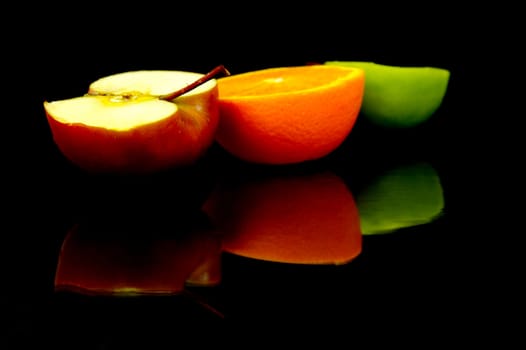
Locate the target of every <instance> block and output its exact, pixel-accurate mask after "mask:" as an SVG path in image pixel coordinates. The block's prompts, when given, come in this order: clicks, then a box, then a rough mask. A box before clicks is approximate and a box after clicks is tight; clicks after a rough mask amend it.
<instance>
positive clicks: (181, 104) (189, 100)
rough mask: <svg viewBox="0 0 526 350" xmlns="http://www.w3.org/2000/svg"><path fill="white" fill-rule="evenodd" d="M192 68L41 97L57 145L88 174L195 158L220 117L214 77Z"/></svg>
mask: <svg viewBox="0 0 526 350" xmlns="http://www.w3.org/2000/svg"><path fill="white" fill-rule="evenodd" d="M204 76H205V75H203V74H200V73H194V72H184V71H168V70H141V71H131V72H123V73H117V74H114V75H110V76H106V77H103V78H100V79H98V80H96V81H94V82H93V83H91V84H90V86H89V89H88V92H87V94H86V95H83V96H79V97H74V98H69V99H64V100H58V101H51V102H49V101H45V102H44V109H45V113H46V117H47V120H48V123H49V127H50V130H51V133H52V136H53V140H54V142H55V144H56V145H57V146H58V148H59V149H60V151H61V152H62V153H63V155H64V156H65V157H66V158H67V159H69V161H71V162H72V163H73V164H75V165H77V166H78V167H80V168H81V169H83V170H86V171H88V172H93V173H119V174H129V173H133V174H135V173H153V172H159V171H163V170H166V169H170V168H173V167H180V166H186V165H190V164H192V163H195V162H196V161H197V160H198V159H199V158H200V157H201V156H202V155H203V154H204V153H205V152H206V151H207V149H208V148H209V147H210V146H211V144H212V143H213V141H214V135H215V132H216V129H217V126H218V121H219V108H218V101H217V100H218V89H217V83H216V80H215V79H213V78H212V77H208V80H206V81H203V82H201V83H200V84H199V85H198V86H195V87H193V88H192V89H191V90H190V91H186V92H185V93H184V94H182V95H180V96H176V97H174V98H172V97H171V96H175V95H173V94H174V92H175V91H179V90H181V89H184V88H185V87H187V86H189V85H191V84H192V83H194V82H196V81H198V80H199V79H203V77H204Z"/></svg>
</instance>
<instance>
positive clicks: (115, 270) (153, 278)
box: [54, 215, 221, 296]
mask: <svg viewBox="0 0 526 350" xmlns="http://www.w3.org/2000/svg"><path fill="white" fill-rule="evenodd" d="M183 220H186V221H185V222H184V223H181V222H178V223H177V224H172V225H167V224H166V223H163V224H162V225H152V224H151V223H147V220H133V219H132V220H131V221H132V222H128V223H123V221H122V220H118V219H112V218H104V219H97V220H90V221H89V222H88V221H86V222H83V223H79V224H77V225H75V226H74V227H72V228H71V229H70V230H69V232H68V233H67V235H66V237H65V239H64V241H63V243H62V246H61V250H60V255H59V259H58V264H57V269H56V274H55V281H54V283H55V290H56V291H70V292H75V293H81V294H88V295H121V296H122V295H124V296H132V295H166V294H168V295H174V294H180V293H183V292H184V291H185V289H186V287H188V286H215V285H217V284H219V283H220V279H221V260H220V259H221V240H220V238H219V236H217V235H215V233H214V231H213V230H212V229H211V228H210V227H209V226H208V225H203V222H206V220H203V218H202V217H201V215H199V217H196V218H195V219H193V218H192V219H188V217H187V218H185V219H183ZM194 224H195V225H194Z"/></svg>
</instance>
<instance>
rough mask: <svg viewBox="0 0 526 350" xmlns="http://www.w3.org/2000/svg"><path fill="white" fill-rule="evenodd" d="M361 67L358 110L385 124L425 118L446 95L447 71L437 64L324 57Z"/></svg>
mask: <svg viewBox="0 0 526 350" xmlns="http://www.w3.org/2000/svg"><path fill="white" fill-rule="evenodd" d="M325 64H328V65H340V66H347V67H356V68H361V69H363V70H364V71H365V91H364V97H363V102H362V107H361V110H360V113H361V114H363V115H364V116H365V117H366V118H367V119H368V120H369V121H371V122H372V123H374V124H376V125H379V126H382V127H388V128H409V127H414V126H416V125H419V124H421V123H423V122H425V121H426V120H428V119H429V118H430V117H431V116H432V115H434V114H435V112H436V111H437V110H438V108H439V107H440V106H441V104H442V101H443V99H444V97H445V95H446V91H447V88H448V84H449V78H450V71H449V70H447V69H444V68H438V67H400V66H390V65H384V64H378V63H374V62H362V61H327V62H325Z"/></svg>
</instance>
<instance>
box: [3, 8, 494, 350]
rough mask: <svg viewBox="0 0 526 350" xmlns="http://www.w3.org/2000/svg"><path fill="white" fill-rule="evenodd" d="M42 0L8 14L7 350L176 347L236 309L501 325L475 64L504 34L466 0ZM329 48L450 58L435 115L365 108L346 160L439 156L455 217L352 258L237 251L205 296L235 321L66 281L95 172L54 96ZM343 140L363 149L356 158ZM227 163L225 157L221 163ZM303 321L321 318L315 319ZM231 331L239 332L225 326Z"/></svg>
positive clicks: (370, 331) (291, 61) (321, 55)
mask: <svg viewBox="0 0 526 350" xmlns="http://www.w3.org/2000/svg"><path fill="white" fill-rule="evenodd" d="M35 6H36V7H32V8H31V11H32V13H33V15H32V17H30V16H28V14H27V11H25V9H22V8H19V7H22V6H20V5H17V6H13V7H11V8H10V10H9V11H8V12H6V13H5V14H4V16H6V17H12V18H13V20H14V22H12V24H2V26H5V28H4V30H3V31H4V33H5V39H4V40H5V41H4V43H3V53H2V56H3V63H2V65H3V68H4V71H3V74H2V75H3V77H4V81H3V83H2V89H3V96H4V102H3V103H4V108H7V112H6V113H4V116H3V118H4V121H5V123H3V133H2V134H3V138H2V141H3V143H4V144H5V146H4V147H3V154H4V155H3V157H4V166H3V168H2V169H3V170H2V172H3V176H4V190H3V193H4V198H5V202H4V211H3V215H4V217H5V220H3V223H4V226H3V233H2V244H1V246H0V247H1V251H2V260H1V262H2V269H1V276H2V277H1V278H2V281H1V283H0V285H1V286H2V289H1V294H0V295H1V297H2V301H1V303H0V305H1V307H2V309H3V310H2V314H1V316H0V319H2V322H3V323H4V324H5V325H4V326H3V328H2V330H1V331H0V340H2V341H3V340H4V339H5V343H4V344H6V345H7V347H2V348H3V349H16V348H21V346H22V345H23V344H26V343H29V342H31V343H33V342H37V343H39V344H40V346H43V344H48V345H50V346H53V347H68V348H75V349H76V348H86V349H102V348H108V349H110V348H111V349H113V348H120V346H121V345H122V346H124V345H130V344H145V345H146V344H150V346H153V345H152V343H151V342H153V343H155V345H156V344H157V343H159V344H161V343H167V344H169V345H171V346H172V347H175V346H176V345H177V344H179V342H189V341H190V342H193V343H194V344H197V345H199V344H200V343H202V342H204V341H208V340H211V341H212V342H214V341H217V342H221V343H223V340H226V342H224V343H226V344H234V343H235V342H236V341H237V340H239V339H237V338H238V337H239V334H237V333H236V332H235V331H232V330H235V329H229V330H230V331H231V332H227V331H226V330H225V324H227V325H228V324H229V322H228V321H229V320H231V321H232V323H238V322H239V323H240V324H243V325H245V326H247V325H248V326H249V328H250V329H251V330H252V331H253V332H256V333H257V334H255V335H254V336H257V337H264V338H268V337H271V336H272V335H273V334H275V331H278V333H281V332H284V333H285V334H287V333H289V329H292V328H294V325H298V327H299V328H300V330H302V331H300V332H299V333H297V334H296V333H295V334H294V337H293V338H295V339H296V340H302V339H303V340H307V341H310V338H318V336H319V338H321V339H329V340H334V341H336V342H341V341H344V342H345V343H344V344H345V345H350V344H349V343H352V342H353V341H354V339H356V340H363V339H365V340H367V341H375V340H377V339H380V340H382V339H383V340H385V339H388V340H389V341H392V342H394V341H396V340H399V341H401V343H402V344H405V343H408V342H411V343H412V342H418V341H423V342H425V343H426V344H429V343H430V344H438V343H442V344H448V345H449V344H451V343H452V342H463V343H466V344H470V343H473V342H479V341H481V340H482V341H485V340H488V341H489V340H491V339H494V338H495V337H496V336H497V333H496V331H495V329H496V328H493V321H494V318H493V316H492V317H489V315H493V314H494V312H495V311H499V310H500V309H501V308H503V309H504V307H503V306H501V304H500V303H501V299H498V298H496V299H497V300H494V299H493V297H494V296H490V295H487V294H486V292H487V291H488V288H490V286H492V285H493V286H494V284H495V283H496V282H497V281H499V280H500V279H497V280H494V277H496V275H497V274H496V273H495V269H496V268H495V267H493V265H492V262H493V260H494V259H495V258H494V257H495V256H496V255H495V254H496V251H498V248H497V245H495V246H493V248H494V250H493V252H494V253H493V254H492V253H490V252H488V245H487V244H486V243H488V241H490V243H492V242H493V239H492V236H491V234H488V233H487V232H488V228H487V227H486V228H484V226H485V224H486V221H485V220H489V219H486V218H487V217H488V216H491V215H492V214H491V208H488V207H487V206H486V204H485V203H484V202H483V201H481V200H480V198H484V196H485V195H481V194H480V190H481V188H484V187H481V186H487V184H485V180H484V179H485V176H486V174H487V173H486V172H485V171H484V169H485V168H487V164H485V163H484V162H483V159H484V158H483V157H482V156H481V153H483V152H482V151H481V150H482V149H485V147H483V146H481V143H480V142H479V141H480V139H481V136H480V135H481V133H480V132H479V131H478V130H479V129H478V126H479V125H481V124H484V123H485V120H487V119H488V118H490V117H491V116H490V115H489V111H488V110H487V109H486V108H484V97H483V96H485V95H484V94H482V95H480V94H479V91H480V92H484V91H485V88H484V87H483V86H481V85H480V84H479V81H480V80H479V79H478V77H479V72H480V71H477V67H478V65H475V64H474V62H478V58H479V57H480V56H479V55H481V53H482V52H484V50H483V49H482V45H481V44H482V43H484V42H485V41H486V40H487V39H488V38H489V37H488V36H487V35H486V34H487V33H488V30H487V28H486V27H485V25H484V22H483V21H480V20H477V19H474V18H473V17H474V16H473V15H472V14H471V13H470V12H469V11H468V10H461V9H459V8H457V7H452V6H449V7H448V6H444V5H440V4H430V5H427V6H422V5H418V6H417V5H411V6H407V7H404V6H402V5H401V4H396V5H391V6H387V7H386V5H382V7H381V8H380V5H377V4H370V6H367V8H363V7H358V6H354V5H353V4H348V5H346V6H343V5H337V4H331V3H316V4H310V5H309V4H307V3H305V4H303V3H302V4H298V5H292V6H289V7H287V8H284V4H271V3H266V4H265V5H258V4H255V3H250V4H246V5H240V4H237V5H236V6H230V5H229V4H225V3H223V4H212V5H210V4H205V3H202V4H187V5H184V6H183V5H182V4H179V3H174V4H171V5H163V4H157V3H151V4H141V5H131V4H118V5H108V4H101V3H81V4H76V5H69V6H67V7H63V6H61V7H58V6H57V7H56V8H54V7H53V6H51V5H50V4H46V5H35ZM415 6H417V7H415ZM390 7H392V8H390ZM381 10H382V11H381ZM486 53H487V54H488V55H489V54H491V52H490V53H488V52H486ZM486 57H488V56H486ZM329 60H363V61H375V62H377V63H384V64H392V65H406V66H436V67H442V68H446V69H449V70H450V71H451V79H450V85H449V90H448V94H447V96H446V98H445V100H444V104H443V105H442V107H441V109H440V111H439V113H438V114H437V115H436V116H435V117H434V118H433V119H432V120H431V121H430V123H428V124H426V125H424V126H422V127H419V128H417V129H414V130H410V131H400V132H393V131H385V130H378V129H375V128H373V127H370V126H368V125H364V124H361V123H358V124H357V125H356V129H355V130H354V133H353V134H352V135H353V137H352V139H351V140H350V141H348V142H347V143H346V144H345V145H343V146H342V149H341V150H340V151H339V153H337V154H336V156H335V161H334V162H335V163H331V166H333V167H335V169H336V170H338V171H339V172H341V173H343V174H344V175H349V174H351V175H352V176H351V177H352V178H354V179H358V184H357V185H356V184H354V183H351V184H350V185H351V186H353V185H355V186H357V187H359V185H360V181H362V180H364V179H366V178H367V176H368V175H369V174H370V173H374V171H376V170H378V169H381V168H382V167H383V166H388V165H390V164H393V163H396V162H397V161H398V160H400V159H401V160H407V159H411V158H415V159H419V158H421V157H424V158H426V159H427V158H429V159H431V160H432V162H433V164H434V165H435V166H436V167H437V169H438V170H439V173H440V175H441V180H442V182H443V184H444V190H445V194H446V205H447V208H448V213H447V215H445V216H444V218H442V219H440V220H438V221H437V222H435V223H432V224H430V225H426V226H425V227H422V228H416V229H408V230H407V231H406V232H404V234H403V235H393V236H388V237H383V238H381V239H380V238H378V239H376V238H370V239H369V240H368V243H367V244H366V245H364V249H365V254H364V256H365V258H363V259H361V260H359V261H357V262H356V264H351V265H349V266H347V267H344V268H342V269H340V270H338V271H332V270H331V271H327V270H325V269H323V268H319V269H318V268H311V269H305V268H296V269H295V268H292V267H291V268H288V267H285V268H284V267H283V266H281V265H274V264H258V262H253V261H245V260H244V259H241V258H239V257H235V256H226V257H225V261H224V273H225V275H224V281H225V282H224V286H223V287H222V288H220V289H219V290H218V291H216V292H215V294H214V293H211V295H209V296H208V295H205V296H204V297H205V298H208V300H209V301H210V302H211V303H212V304H214V305H216V306H217V308H218V309H220V310H222V311H225V310H226V311H225V312H226V313H227V314H228V315H229V316H230V317H227V319H226V320H224V319H218V318H217V317H215V316H214V315H210V314H209V313H207V312H205V311H204V310H203V309H201V308H200V307H199V306H196V305H195V304H192V303H189V302H186V301H184V300H180V299H177V298H173V299H171V298H161V299H153V300H152V299H147V300H141V301H136V300H118V301H115V300H111V299H110V300H107V299H101V300H99V299H96V300H89V299H88V300H85V299H83V298H81V297H76V296H69V297H57V296H56V295H54V294H53V293H52V287H53V286H52V283H53V274H54V271H55V268H56V262H57V257H58V249H59V247H60V244H61V242H62V239H63V237H64V234H65V231H66V229H67V228H68V227H69V225H70V224H71V221H72V220H73V219H72V216H74V214H72V213H77V211H76V208H74V206H75V205H77V204H78V203H84V202H82V201H79V200H78V199H77V200H75V199H74V198H73V195H72V193H74V191H75V189H76V188H77V187H78V186H83V185H84V183H83V182H82V181H80V182H78V178H76V177H74V176H73V177H70V175H71V174H72V171H71V169H70V168H69V166H68V165H67V164H65V163H64V160H63V159H62V158H61V155H60V154H59V153H58V151H57V149H56V148H55V146H54V144H53V141H52V139H51V135H50V133H49V129H48V128H47V124H46V120H45V116H44V113H43V107H42V102H43V101H44V100H54V99H62V98H68V97H73V96H77V95H81V94H83V93H85V89H86V87H87V85H88V84H89V82H91V81H93V80H95V79H97V78H99V77H101V76H104V75H108V74H112V73H116V72H120V71H128V70H135V69H173V70H188V71H195V72H202V73H204V72H207V71H209V70H210V69H212V68H213V67H215V66H217V65H218V64H223V65H225V66H226V67H227V68H228V69H229V71H230V72H231V73H233V74H235V73H239V72H243V71H249V70H255V69H260V68H267V67H272V66H288V65H302V64H305V63H309V62H323V61H329ZM481 104H482V108H480V110H479V109H475V106H479V107H480V106H481ZM488 108H489V107H488ZM475 110H476V111H475ZM484 112H486V113H484ZM355 135H356V136H355ZM358 150H359V152H358ZM214 151H215V152H217V153H218V154H219V155H218V157H219V159H220V160H223V159H224V158H221V157H226V160H225V162H226V164H234V166H236V165H237V166H239V164H238V163H236V161H235V160H232V159H230V158H228V156H226V155H224V154H222V153H221V151H220V150H217V149H214ZM345 152H351V153H353V154H354V155H355V156H354V158H353V160H352V162H351V161H349V164H347V163H346V160H345V157H344V155H345ZM214 155H215V154H214ZM229 162H231V163H229ZM221 166H223V164H221V163H220V162H212V167H211V171H212V172H213V171H216V170H218V169H219V168H221ZM233 169H235V167H234V168H233ZM356 169H359V170H356ZM73 173H74V174H75V172H73ZM212 175H213V174H212ZM212 177H213V176H212ZM486 188H487V187H486ZM72 198H73V199H72ZM68 200H70V202H68ZM84 204H85V203H84ZM492 257H493V258H492ZM342 270H343V272H342ZM342 276H348V278H347V277H346V278H342ZM342 301H343V302H342ZM305 324H309V325H310V326H311V327H312V328H310V331H309V332H307V331H306V328H304V327H305ZM277 325H279V326H277ZM236 327H237V325H236ZM322 327H328V328H329V331H322V329H323V328H322ZM468 327H469V329H468ZM495 327H496V326H495ZM276 328H277V329H276ZM341 328H343V331H342V330H341ZM183 330H184V331H183ZM192 331H196V333H201V337H199V338H195V337H194V336H193V334H194V333H192ZM215 331H218V332H215ZM219 331H221V332H225V333H223V335H224V337H222V338H217V334H219ZM244 332H246V330H245V331H244ZM245 334H246V333H245ZM276 334H277V333H276ZM289 334H290V333H289ZM365 334H367V336H365ZM417 334H418V335H419V337H420V338H415V337H416V336H417ZM212 335H213V336H212ZM231 336H233V337H231ZM254 339H259V338H253V340H252V341H251V342H249V343H244V344H248V345H247V346H248V347H251V346H252V345H254V344H257V341H255V340H254ZM417 339H420V340H417ZM0 345H2V344H0ZM150 348H157V347H156V346H153V347H150Z"/></svg>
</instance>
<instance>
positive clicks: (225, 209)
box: [203, 172, 362, 264]
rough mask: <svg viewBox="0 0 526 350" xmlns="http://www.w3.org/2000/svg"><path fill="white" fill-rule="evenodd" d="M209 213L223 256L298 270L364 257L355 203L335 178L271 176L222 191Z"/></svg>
mask: <svg viewBox="0 0 526 350" xmlns="http://www.w3.org/2000/svg"><path fill="white" fill-rule="evenodd" d="M203 208H204V210H205V211H206V212H207V213H208V214H209V215H210V217H211V218H212V220H213V221H214V223H215V224H216V226H217V227H218V228H220V229H221V231H222V232H223V251H225V252H228V253H232V254H237V255H241V256H245V257H249V258H255V259H261V260H267V261H275V262H284V263H295V264H344V263H347V262H349V261H351V260H352V259H354V258H355V257H356V256H358V255H359V254H360V252H361V248H362V236H361V232H360V225H359V217H358V210H357V206H356V203H355V201H354V198H353V195H352V193H351V192H350V190H349V188H348V186H347V185H346V184H345V182H344V181H343V180H342V179H341V178H340V177H339V176H337V175H336V174H334V173H331V172H323V173H314V174H307V175H305V174H303V175H295V176H267V177H258V178H256V179H251V180H246V181H242V182H240V183H236V184H230V185H228V184H227V185H225V186H221V187H219V188H218V189H217V191H215V192H214V193H213V194H212V195H211V197H210V198H209V199H208V201H207V202H206V203H205V205H204V207H203Z"/></svg>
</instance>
